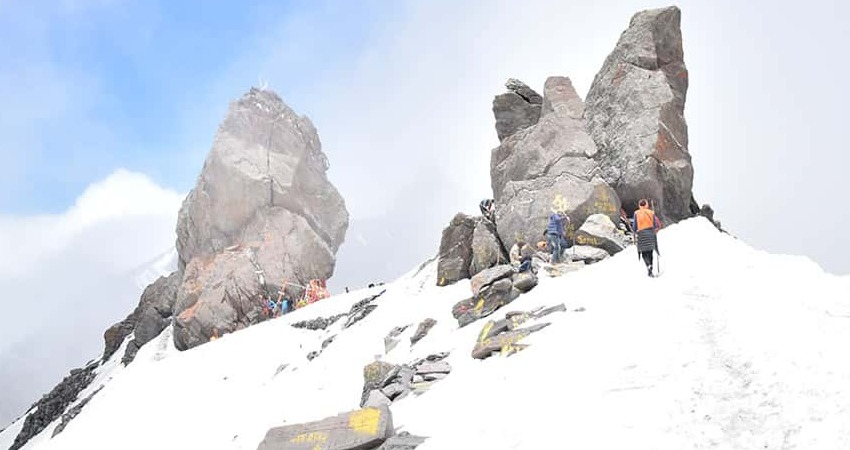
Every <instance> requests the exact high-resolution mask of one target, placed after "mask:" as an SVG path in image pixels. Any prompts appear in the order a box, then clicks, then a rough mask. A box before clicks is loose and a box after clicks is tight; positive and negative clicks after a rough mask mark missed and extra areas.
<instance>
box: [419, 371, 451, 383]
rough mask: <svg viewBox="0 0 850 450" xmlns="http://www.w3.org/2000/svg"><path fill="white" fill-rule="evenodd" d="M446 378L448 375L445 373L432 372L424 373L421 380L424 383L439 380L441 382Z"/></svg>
mask: <svg viewBox="0 0 850 450" xmlns="http://www.w3.org/2000/svg"><path fill="white" fill-rule="evenodd" d="M447 376H449V374H447V373H441V372H434V373H426V374H424V375H422V379H423V380H424V381H439V380H442V379H443V378H446V377H447Z"/></svg>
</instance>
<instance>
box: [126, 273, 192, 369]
mask: <svg viewBox="0 0 850 450" xmlns="http://www.w3.org/2000/svg"><path fill="white" fill-rule="evenodd" d="M179 286H180V274H179V272H174V273H172V274H171V275H169V276H167V277H160V278H159V279H158V280H156V281H154V282H153V284H151V285H150V286H148V287H147V288H145V291H144V292H143V293H142V298H141V300H140V301H139V306H138V307H136V310H135V311H133V313H132V314H131V316H134V320H135V328H134V331H135V334H134V335H133V340H132V341H130V342H129V343H128V344H127V350H126V351H125V352H124V357H123V358H122V360H121V361H122V362H123V363H124V364H125V365H127V364H129V363H131V362H132V361H133V359H134V358H135V357H136V352H138V351H139V349H140V348H141V347H142V346H143V345H145V344H147V343H148V342H150V341H151V340H152V339H153V338H155V337H157V336H158V335H159V333H161V332H162V330H164V329H165V327H167V326H168V325H169V324H170V323H171V318H172V311H173V309H174V303H175V301H176V300H177V288H178V287H179ZM128 319H129V318H128Z"/></svg>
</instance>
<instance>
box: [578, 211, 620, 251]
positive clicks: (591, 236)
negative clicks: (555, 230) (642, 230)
mask: <svg viewBox="0 0 850 450" xmlns="http://www.w3.org/2000/svg"><path fill="white" fill-rule="evenodd" d="M575 242H576V244H578V245H588V246H591V247H598V248H601V249H603V250H605V251H606V252H608V253H609V254H611V255H615V254H617V253H619V252H621V251H623V249H624V248H626V245H628V244H627V242H626V237H625V236H624V235H623V234H622V233H621V232H620V230H619V229H618V228H617V226H616V225H614V222H612V221H611V219H609V218H608V216H606V215H605V214H594V215H592V216H590V217H588V218H587V220H585V221H584V223H583V224H582V225H581V227H579V229H578V231H576V239H575Z"/></svg>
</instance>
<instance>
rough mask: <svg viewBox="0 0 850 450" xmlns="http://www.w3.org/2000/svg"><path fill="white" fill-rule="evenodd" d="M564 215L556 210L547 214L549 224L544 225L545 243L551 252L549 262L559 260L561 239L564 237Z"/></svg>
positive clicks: (558, 261)
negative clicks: (549, 214)
mask: <svg viewBox="0 0 850 450" xmlns="http://www.w3.org/2000/svg"><path fill="white" fill-rule="evenodd" d="M564 217H565V216H564V215H563V214H561V213H558V212H554V211H553V212H552V215H551V216H549V224H548V225H547V226H546V245H547V246H548V248H549V251H550V252H551V254H552V257H551V259H550V261H549V262H551V263H552V264H558V263H560V262H561V253H562V252H563V248H562V246H561V240H562V239H563V238H564Z"/></svg>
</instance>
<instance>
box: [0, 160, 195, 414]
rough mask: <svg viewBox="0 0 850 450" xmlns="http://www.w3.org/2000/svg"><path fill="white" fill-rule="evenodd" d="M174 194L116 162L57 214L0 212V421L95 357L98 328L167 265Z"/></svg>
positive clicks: (126, 308) (128, 307) (171, 260)
mask: <svg viewBox="0 0 850 450" xmlns="http://www.w3.org/2000/svg"><path fill="white" fill-rule="evenodd" d="M182 198H183V196H182V195H180V194H177V193H175V192H172V191H169V190H167V189H164V188H161V187H159V186H157V185H156V184H154V183H153V182H152V181H151V180H150V179H148V178H147V177H146V176H144V175H141V174H138V173H132V172H128V171H126V170H117V171H116V172H114V173H113V174H112V175H110V176H109V177H107V178H106V179H104V180H101V181H98V182H96V183H93V184H92V185H90V186H89V187H88V189H86V190H85V192H84V193H83V194H82V195H80V196H79V197H78V199H77V201H76V203H75V204H74V205H73V206H72V207H71V208H69V209H68V210H67V211H66V212H64V213H62V214H58V215H42V216H8V215H5V216H0V248H3V249H4V254H5V255H6V257H4V258H0V293H2V294H0V308H2V311H3V314H2V315H0V386H3V389H2V392H1V393H0V423H5V422H8V421H9V420H11V419H13V418H14V417H13V416H14V415H16V414H19V413H21V412H23V410H24V409H25V408H26V407H27V406H29V404H30V403H31V402H33V401H34V400H35V399H37V398H38V397H39V396H40V395H41V394H42V393H43V392H46V390H48V389H50V388H51V387H52V386H53V384H55V383H56V382H57V381H58V380H59V379H61V377H62V376H63V375H64V374H66V372H67V371H68V370H69V369H70V368H72V367H78V366H80V365H82V364H84V363H85V362H86V361H85V359H86V358H89V359H94V358H96V357H97V356H98V355H99V352H101V351H102V345H103V342H102V334H103V331H105V329H106V328H107V327H108V326H109V325H111V324H112V323H114V322H117V321H118V320H121V319H123V318H124V316H126V315H127V314H128V313H129V312H130V311H132V309H133V308H134V307H135V305H136V304H137V303H138V300H139V295H140V294H141V291H142V288H144V287H145V286H146V285H147V283H149V282H150V281H152V279H153V278H155V277H156V276H158V275H160V274H164V273H167V272H169V271H170V270H173V269H174V266H175V261H176V259H175V256H176V253H175V252H174V241H175V238H176V234H175V231H174V227H175V223H176V221H177V211H178V210H179V207H180V203H181V201H182ZM81 355H84V356H81Z"/></svg>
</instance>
